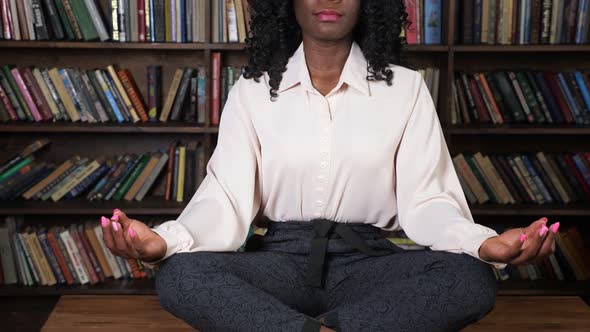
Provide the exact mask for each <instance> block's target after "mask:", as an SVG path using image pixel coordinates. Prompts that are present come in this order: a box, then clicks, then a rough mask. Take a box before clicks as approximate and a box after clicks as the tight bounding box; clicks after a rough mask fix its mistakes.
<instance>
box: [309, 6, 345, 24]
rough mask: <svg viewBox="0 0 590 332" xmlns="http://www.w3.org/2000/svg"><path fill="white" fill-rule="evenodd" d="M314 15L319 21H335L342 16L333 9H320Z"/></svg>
mask: <svg viewBox="0 0 590 332" xmlns="http://www.w3.org/2000/svg"><path fill="white" fill-rule="evenodd" d="M315 15H316V17H317V18H318V20H320V22H336V21H338V20H339V19H340V17H342V14H340V13H339V12H338V11H336V10H333V9H322V10H320V11H319V12H317V13H315Z"/></svg>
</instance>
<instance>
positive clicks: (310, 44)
mask: <svg viewBox="0 0 590 332" xmlns="http://www.w3.org/2000/svg"><path fill="white" fill-rule="evenodd" d="M352 41H353V40H352V39H351V38H347V39H341V40H337V41H322V40H314V39H312V38H307V37H305V36H304V37H303V49H304V52H305V59H306V62H307V68H308V70H309V75H310V78H311V80H312V82H314V84H315V83H316V82H317V83H320V84H321V83H328V82H338V80H339V78H340V74H341V73H342V69H343V68H344V64H345V63H346V59H347V58H348V54H349V53H350V48H351V47H352Z"/></svg>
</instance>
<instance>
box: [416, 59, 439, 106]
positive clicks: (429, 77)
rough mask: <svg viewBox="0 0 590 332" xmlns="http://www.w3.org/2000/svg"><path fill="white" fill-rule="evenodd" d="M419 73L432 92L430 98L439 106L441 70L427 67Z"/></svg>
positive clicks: (420, 69)
mask: <svg viewBox="0 0 590 332" xmlns="http://www.w3.org/2000/svg"><path fill="white" fill-rule="evenodd" d="M417 71H418V72H419V73H420V74H421V75H422V78H423V79H424V83H426V87H427V88H428V91H429V92H430V96H431V97H432V100H433V102H434V105H435V106H436V105H438V92H439V88H440V68H437V67H425V68H419V69H417Z"/></svg>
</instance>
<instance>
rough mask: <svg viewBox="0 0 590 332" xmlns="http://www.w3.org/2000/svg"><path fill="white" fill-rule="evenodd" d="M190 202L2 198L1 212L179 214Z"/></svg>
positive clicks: (158, 198) (7, 213)
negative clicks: (116, 211)
mask: <svg viewBox="0 0 590 332" xmlns="http://www.w3.org/2000/svg"><path fill="white" fill-rule="evenodd" d="M187 203H188V202H186V201H185V202H182V203H179V202H174V201H166V200H164V198H163V197H146V198H144V200H143V201H141V202H135V201H134V202H128V201H126V200H119V201H112V200H111V201H88V200H86V199H82V198H79V199H71V200H65V201H58V202H53V201H26V200H9V201H0V215H12V214H17V215H75V214H92V215H101V214H105V213H110V212H111V211H112V210H113V209H115V208H119V209H121V210H124V211H125V212H126V213H127V214H134V215H149V214H163V215H179V214H180V213H181V212H182V210H183V209H184V206H185V205H186V204H187Z"/></svg>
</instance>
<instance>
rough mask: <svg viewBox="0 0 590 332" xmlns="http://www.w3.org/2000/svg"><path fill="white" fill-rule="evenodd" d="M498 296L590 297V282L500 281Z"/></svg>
mask: <svg viewBox="0 0 590 332" xmlns="http://www.w3.org/2000/svg"><path fill="white" fill-rule="evenodd" d="M498 295H577V296H589V295H590V281H588V280H586V281H559V280H506V281H499V287H498Z"/></svg>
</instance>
